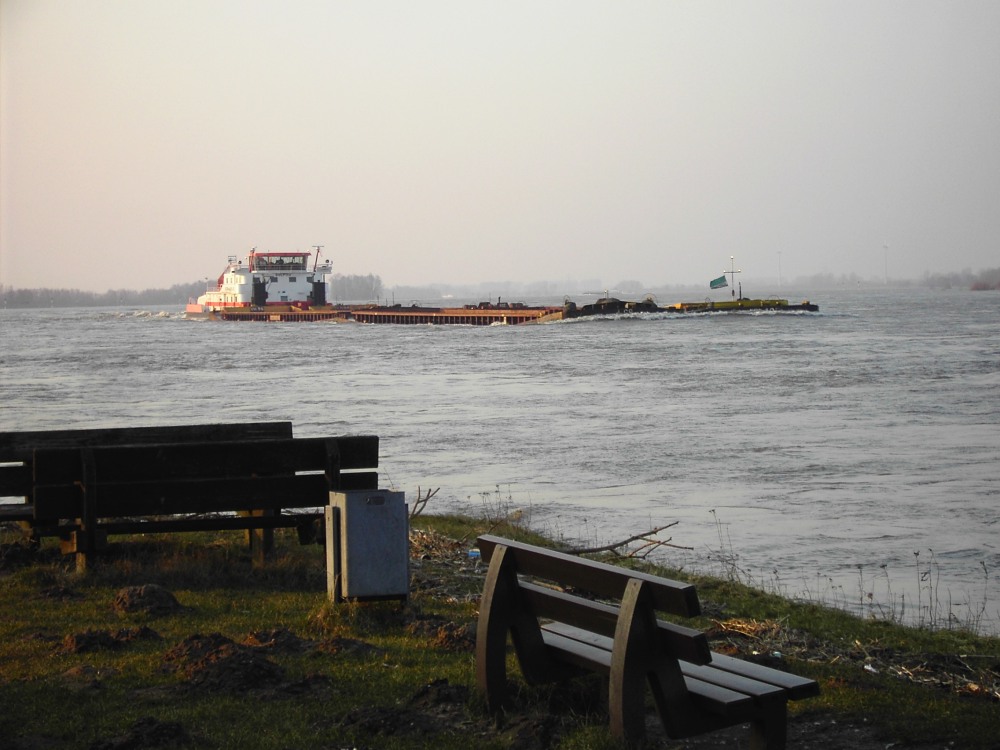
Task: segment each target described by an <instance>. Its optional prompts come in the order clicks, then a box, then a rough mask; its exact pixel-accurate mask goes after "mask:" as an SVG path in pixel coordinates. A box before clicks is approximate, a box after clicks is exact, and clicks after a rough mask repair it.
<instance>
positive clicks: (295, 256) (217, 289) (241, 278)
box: [187, 247, 333, 314]
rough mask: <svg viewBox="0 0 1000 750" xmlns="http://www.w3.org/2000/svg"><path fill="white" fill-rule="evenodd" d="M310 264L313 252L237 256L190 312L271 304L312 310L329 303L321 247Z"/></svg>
mask: <svg viewBox="0 0 1000 750" xmlns="http://www.w3.org/2000/svg"><path fill="white" fill-rule="evenodd" d="M315 250H316V257H315V259H313V260H312V263H311V264H310V259H311V258H312V253H310V252H299V251H294V252H277V253H276V252H267V253H261V252H257V250H256V248H254V249H253V250H251V251H250V254H249V255H248V256H247V257H246V258H245V259H243V260H238V259H237V257H236V256H235V255H231V256H230V257H229V264H228V265H227V266H226V269H225V270H224V271H223V272H222V274H221V275H220V276H219V279H218V281H217V282H216V284H215V286H214V287H210V288H209V289H208V290H207V291H206V292H205V293H204V294H203V295H201V296H200V297H198V301H197V302H190V303H189V304H188V306H187V312H188V313H189V314H199V313H211V312H218V311H221V310H227V309H232V308H265V307H267V306H269V305H272V306H273V305H284V306H293V307H298V308H301V309H304V310H305V309H309V308H310V307H313V306H316V305H325V304H326V280H327V276H329V275H330V273H331V272H332V270H333V269H332V265H331V263H330V261H324V262H323V263H322V264H321V263H320V262H319V250H320V248H319V247H316V248H315Z"/></svg>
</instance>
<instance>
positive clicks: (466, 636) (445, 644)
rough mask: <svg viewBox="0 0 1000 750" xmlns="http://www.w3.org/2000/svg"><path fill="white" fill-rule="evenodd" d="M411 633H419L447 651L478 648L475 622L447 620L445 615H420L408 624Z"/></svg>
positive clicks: (407, 627)
mask: <svg viewBox="0 0 1000 750" xmlns="http://www.w3.org/2000/svg"><path fill="white" fill-rule="evenodd" d="M406 630H407V632H408V633H410V635H419V636H423V637H425V638H428V639H430V641H431V642H432V644H433V645H434V647H435V648H440V649H444V650H446V651H468V652H472V651H475V649H476V625H475V623H465V624H462V623H457V622H451V621H449V620H445V619H444V618H443V617H425V616H423V615H418V616H417V617H416V618H415V619H414V620H413V622H411V623H410V624H409V625H407V626H406Z"/></svg>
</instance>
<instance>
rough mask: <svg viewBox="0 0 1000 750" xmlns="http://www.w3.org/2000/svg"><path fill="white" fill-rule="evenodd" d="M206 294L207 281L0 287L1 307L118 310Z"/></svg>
mask: <svg viewBox="0 0 1000 750" xmlns="http://www.w3.org/2000/svg"><path fill="white" fill-rule="evenodd" d="M204 292H205V282H204V281H196V282H192V283H190V284H174V285H173V286H172V287H170V288H168V289H143V290H141V291H138V290H135V289H110V290H108V291H106V292H85V291H83V290H82V289H46V288H42V289H15V288H14V287H10V286H7V287H0V307H4V308H14V307H116V306H132V307H134V306H136V305H183V304H184V303H186V302H187V301H188V299H189V298H191V297H197V296H198V295H200V294H204Z"/></svg>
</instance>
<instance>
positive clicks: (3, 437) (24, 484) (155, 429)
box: [0, 422, 292, 533]
mask: <svg viewBox="0 0 1000 750" xmlns="http://www.w3.org/2000/svg"><path fill="white" fill-rule="evenodd" d="M290 437H292V423H291V422H247V423H226V424H193V425H167V426H149V427H99V428H93V429H81V430H37V431H22V432H0V497H6V498H11V497H20V498H22V502H21V503H8V504H0V521H18V522H21V523H23V525H24V526H25V528H26V529H27V530H28V531H29V533H30V532H31V522H32V519H33V518H34V506H33V503H34V471H33V468H32V460H33V458H34V454H35V450H36V449H39V448H60V447H81V448H82V447H86V446H90V447H97V446H108V445H148V444H150V443H207V442H213V441H223V440H263V439H267V438H290Z"/></svg>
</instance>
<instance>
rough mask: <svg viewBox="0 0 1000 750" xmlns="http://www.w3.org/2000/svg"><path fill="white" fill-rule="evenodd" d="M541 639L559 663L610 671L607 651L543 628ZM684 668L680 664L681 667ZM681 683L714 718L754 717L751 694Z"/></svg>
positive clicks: (695, 681) (690, 680) (694, 681)
mask: <svg viewBox="0 0 1000 750" xmlns="http://www.w3.org/2000/svg"><path fill="white" fill-rule="evenodd" d="M542 637H543V639H544V641H545V645H546V647H547V648H548V649H549V650H550V653H551V654H552V656H553V657H554V658H555V659H558V660H559V661H563V662H566V663H568V664H572V665H573V666H576V667H582V668H584V669H587V670H590V671H598V672H601V673H603V674H608V673H609V672H610V671H611V651H610V650H609V649H604V648H601V647H599V646H594V645H590V644H587V643H584V642H583V641H579V640H576V639H574V638H569V637H567V636H565V635H562V634H561V633H557V632H553V631H551V630H547V629H545V628H543V629H542ZM683 666H684V665H683V664H682V668H683ZM684 682H685V684H686V685H687V689H688V692H689V693H691V695H692V697H693V698H695V699H696V701H697V702H698V703H699V705H700V706H701V707H702V708H704V709H705V710H707V711H709V712H711V713H712V714H713V715H716V716H722V717H726V718H727V719H733V720H736V719H740V718H746V719H747V720H749V719H750V718H751V717H752V715H753V711H754V709H755V706H754V696H753V695H748V694H746V693H742V692H738V691H737V690H734V689H732V688H730V687H726V686H723V685H718V684H715V683H714V682H708V681H706V680H703V679H700V678H699V677H698V676H694V675H688V674H687V673H686V672H685V674H684Z"/></svg>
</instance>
